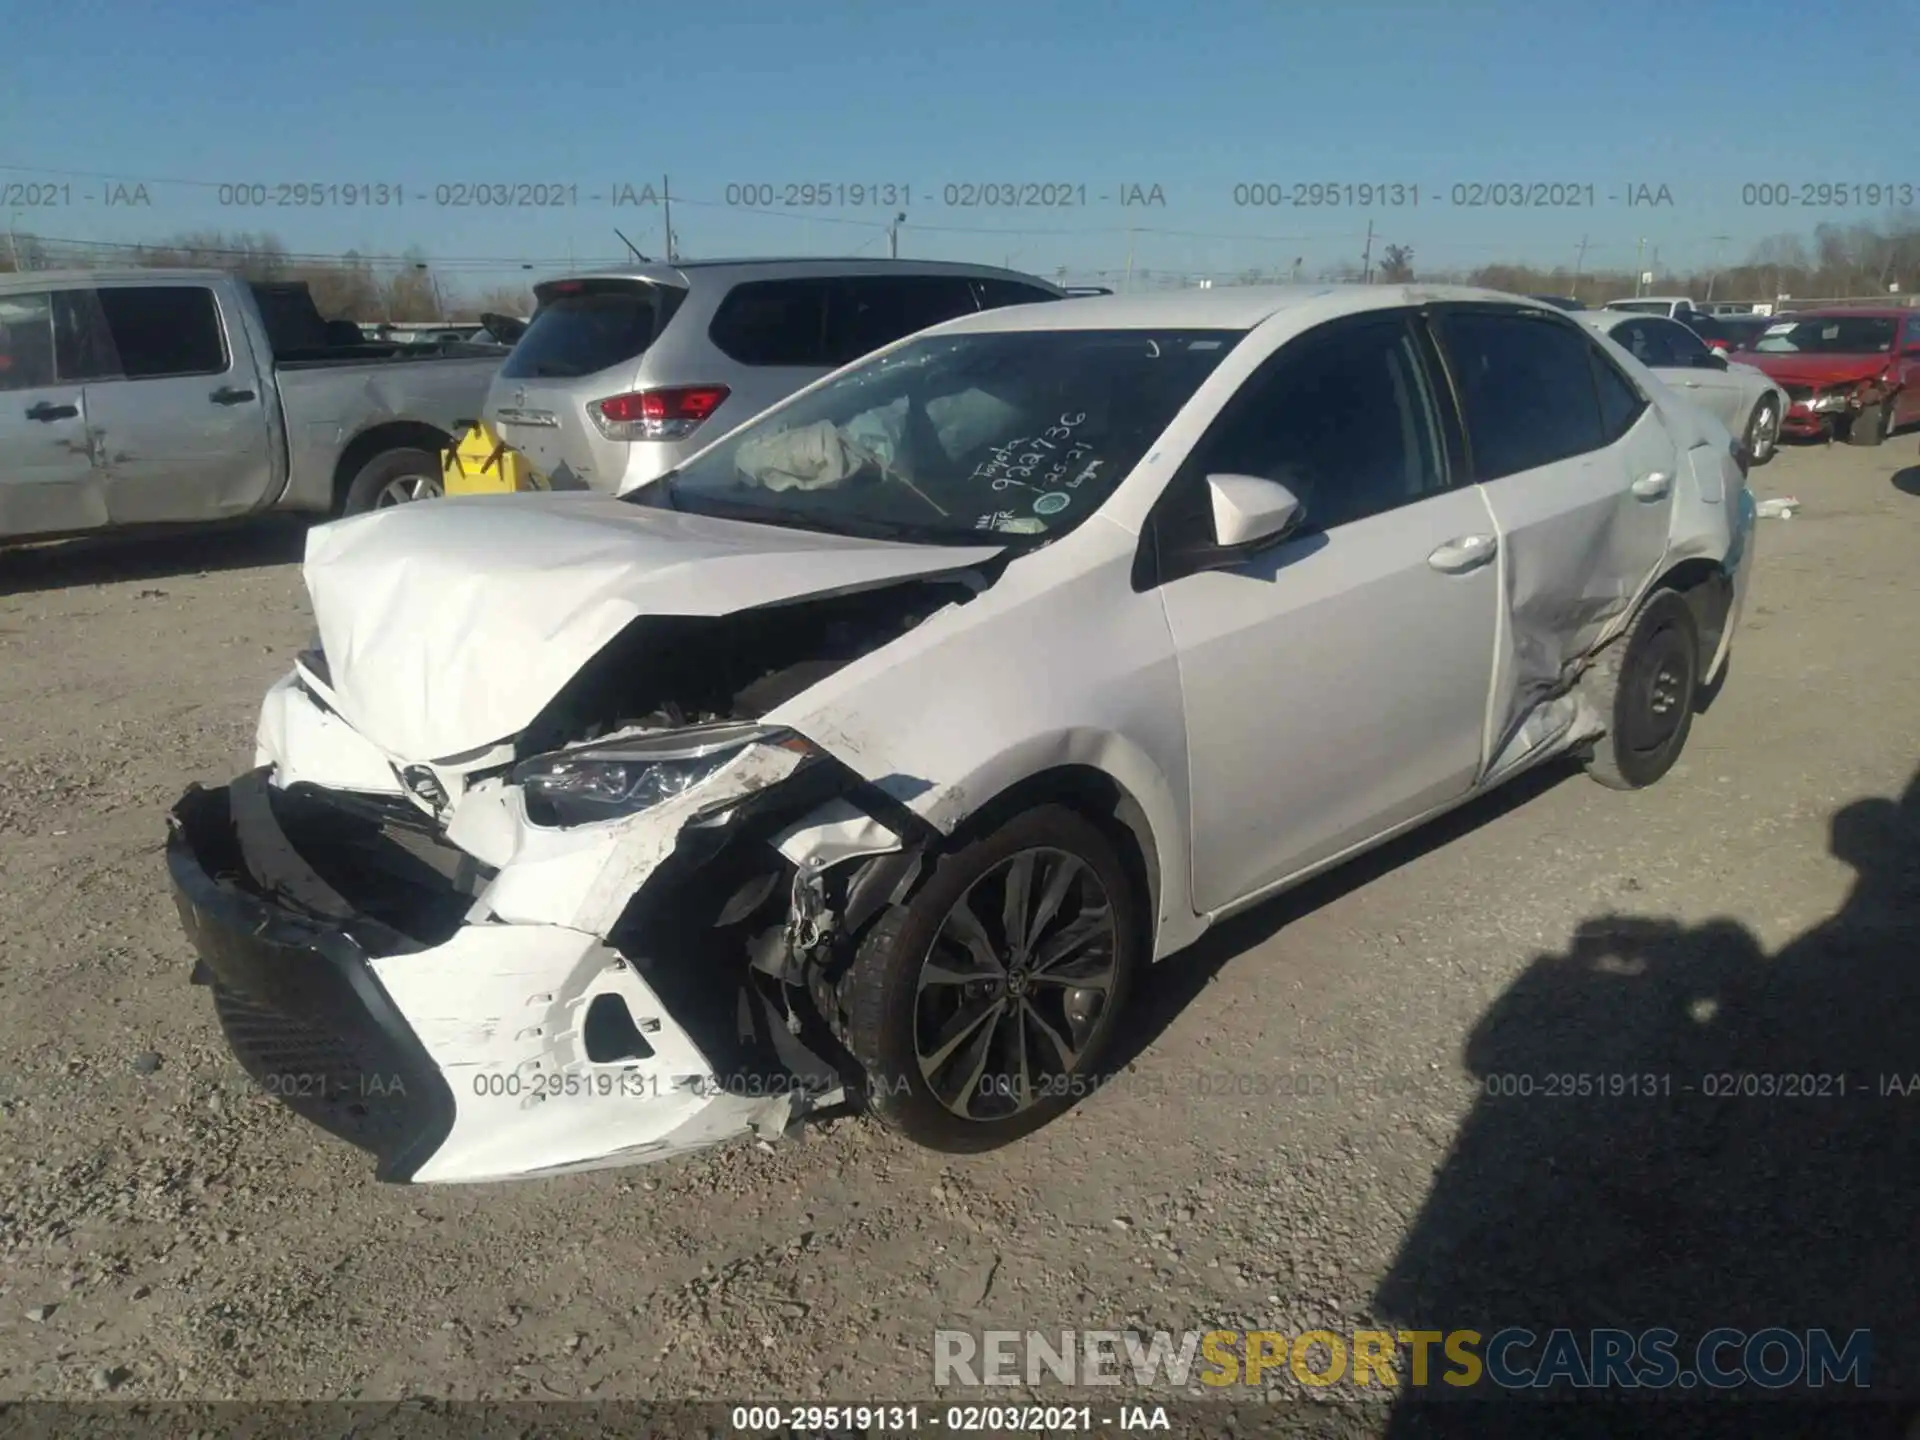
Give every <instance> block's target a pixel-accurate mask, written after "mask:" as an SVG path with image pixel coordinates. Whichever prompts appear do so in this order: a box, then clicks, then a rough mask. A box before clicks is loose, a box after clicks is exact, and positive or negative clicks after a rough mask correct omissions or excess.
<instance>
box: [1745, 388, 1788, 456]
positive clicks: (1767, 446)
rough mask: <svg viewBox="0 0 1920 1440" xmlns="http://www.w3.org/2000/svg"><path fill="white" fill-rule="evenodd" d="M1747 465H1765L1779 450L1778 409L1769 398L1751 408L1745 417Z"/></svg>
mask: <svg viewBox="0 0 1920 1440" xmlns="http://www.w3.org/2000/svg"><path fill="white" fill-rule="evenodd" d="M1745 443H1746V447H1747V463H1748V464H1749V465H1754V466H1759V465H1764V464H1766V463H1767V462H1768V461H1769V460H1771V459H1773V457H1774V456H1775V455H1776V454H1778V453H1779V450H1780V407H1779V405H1777V404H1776V403H1775V402H1774V401H1773V399H1772V398H1771V397H1769V398H1767V399H1765V400H1762V401H1761V402H1760V403H1759V404H1758V405H1756V406H1754V407H1753V414H1752V415H1750V416H1748V417H1747V438H1746V442H1745Z"/></svg>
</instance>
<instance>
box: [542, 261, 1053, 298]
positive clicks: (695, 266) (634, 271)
mask: <svg viewBox="0 0 1920 1440" xmlns="http://www.w3.org/2000/svg"><path fill="white" fill-rule="evenodd" d="M896 274H897V275H972V276H978V277H980V278H983V279H1004V280H1012V281H1016V282H1018V283H1019V284H1022V285H1038V286H1040V287H1041V288H1042V289H1045V290H1050V291H1053V292H1055V293H1059V291H1060V287H1059V286H1057V285H1055V284H1054V283H1053V282H1052V281H1049V280H1042V279H1041V278H1040V277H1039V276H1037V275H1028V274H1025V273H1024V272H1022V271H1019V270H1008V269H1006V268H1004V267H1003V266H999V265H975V264H971V263H969V262H967V261H963V260H895V259H880V258H874V257H867V258H861V257H859V256H852V255H847V256H820V255H808V256H778V255H776V256H768V257H759V258H742V259H729V260H676V261H673V262H672V263H671V264H669V263H667V262H666V261H650V262H647V263H645V264H635V265H626V266H617V267H611V268H608V269H604V270H582V271H578V272H575V273H572V274H567V275H554V276H551V277H549V278H548V279H545V280H542V281H540V282H539V283H538V285H537V286H536V287H535V288H536V289H546V288H548V287H550V286H553V285H559V284H564V283H565V282H567V281H569V280H644V281H649V282H651V283H653V284H655V285H678V286H683V287H684V286H688V285H690V284H691V283H692V282H693V281H694V279H695V278H696V277H700V276H707V275H715V276H718V275H725V276H726V278H728V279H729V280H734V281H739V280H781V279H811V278H817V277H825V276H834V275H896Z"/></svg>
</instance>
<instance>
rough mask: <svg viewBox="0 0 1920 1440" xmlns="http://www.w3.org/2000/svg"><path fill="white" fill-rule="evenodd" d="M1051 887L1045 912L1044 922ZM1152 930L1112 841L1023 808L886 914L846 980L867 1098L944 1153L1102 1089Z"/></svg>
mask: <svg viewBox="0 0 1920 1440" xmlns="http://www.w3.org/2000/svg"><path fill="white" fill-rule="evenodd" d="M1023 864H1024V865H1025V866H1026V867H1027V868H1026V870H1025V872H1024V875H1025V878H1024V880H1022V881H1020V882H1019V883H1018V884H1017V886H1016V885H1013V884H1010V883H1009V881H1010V877H1012V876H1013V875H1015V874H1016V873H1017V871H1018V867H1020V866H1021V865H1023ZM1056 884H1057V891H1058V894H1059V896H1060V897H1061V898H1060V899H1059V902H1058V904H1057V905H1055V906H1054V907H1053V909H1052V911H1051V915H1050V918H1048V919H1039V920H1036V919H1034V917H1036V916H1039V915H1040V914H1041V912H1042V910H1043V909H1044V902H1045V900H1047V899H1048V898H1049V897H1051V896H1052V895H1054V894H1055V889H1053V888H1050V887H1053V886H1055V885H1056ZM1010 889H1017V892H1018V894H1019V895H1021V896H1022V897H1023V900H1022V902H1020V903H1018V906H1017V908H1018V910H1019V911H1020V912H1021V913H1023V914H1024V915H1025V916H1026V917H1027V921H1026V927H1027V929H1028V934H1027V939H1026V941H1025V943H1024V944H1010V943H1009V942H1008V930H1009V927H1008V926H1007V925H1006V924H1005V923H1004V922H1003V916H1004V915H1005V914H1006V913H1007V910H1008V909H1009V908H1010V907H1009V904H1008V901H1007V896H1008V893H1009V890H1010ZM963 902H964V903H963ZM974 922H978V923H977V924H976V923H974ZM1145 932H1146V925H1145V917H1144V916H1143V915H1142V913H1141V910H1140V898H1139V895H1138V893H1137V892H1136V889H1135V887H1134V884H1133V881H1132V877H1131V876H1130V875H1129V873H1128V870H1127V867H1126V865H1125V863H1124V862H1123V861H1122V859H1121V857H1120V854H1119V852H1118V850H1117V849H1116V848H1115V847H1114V844H1113V842H1112V841H1111V840H1109V839H1108V838H1107V836H1106V835H1105V834H1104V833H1103V832H1102V831H1101V830H1100V829H1099V827H1098V826H1096V825H1094V824H1093V823H1092V822H1091V821H1089V820H1087V819H1086V818H1085V817H1084V816H1082V815H1080V814H1079V813H1078V812H1076V811H1073V810H1070V809H1068V808H1066V807H1065V806H1061V805H1042V806H1039V807H1037V808H1035V809H1032V810H1028V811H1026V812H1025V813H1023V814H1020V815H1016V816H1015V817H1014V818H1013V819H1011V820H1009V821H1008V822H1007V823H1006V824H1004V825H1002V826H1001V827H1000V828H999V829H997V830H995V831H993V832H991V833H990V834H987V835H984V836H982V837H980V838H979V839H976V840H973V841H971V842H969V843H967V844H964V845H962V846H960V847H959V848H958V849H956V850H954V851H952V852H950V853H949V854H947V855H945V856H943V857H942V858H941V860H940V861H939V863H938V865H937V866H936V867H935V869H934V871H933V874H932V876H931V877H930V878H929V879H928V880H927V882H926V884H925V885H923V886H922V887H921V888H920V890H919V892H918V893H917V894H915V895H914V896H913V898H912V899H910V900H908V901H907V902H906V903H905V904H904V905H902V906H899V907H896V908H894V909H892V910H890V911H887V912H886V913H885V914H883V915H882V916H881V918H880V920H879V921H878V922H877V923H876V924H875V925H874V927H873V929H872V930H871V931H870V932H869V933H868V935H867V936H866V938H865V939H864V940H863V941H862V943H861V946H860V950H859V954H858V955H857V957H856V958H855V960H854V963H853V965H852V967H851V968H850V969H849V970H848V972H847V974H846V976H845V978H844V979H843V980H842V982H841V988H840V1005H841V1009H842V1013H843V1014H844V1015H845V1017H846V1032H845V1039H846V1044H847V1048H848V1050H849V1051H850V1052H851V1053H852V1055H853V1057H854V1059H855V1060H857V1061H858V1062H859V1064H860V1066H861V1068H862V1069H863V1070H864V1071H865V1072H866V1078H867V1103H868V1106H869V1108H870V1109H871V1110H872V1111H873V1113H874V1115H875V1116H876V1117H877V1118H878V1119H879V1120H880V1121H881V1122H882V1123H883V1124H885V1125H887V1126H888V1127H889V1128H890V1129H893V1130H897V1131H899V1132H900V1133H901V1134H902V1135H905V1136H906V1137H907V1138H908V1139H909V1140H912V1141H914V1142H915V1143H917V1144H920V1145H924V1146H926V1147H927V1148H929V1149H932V1150H938V1151H942V1152H945V1153H948V1154H971V1153H975V1152H978V1151H982V1150H992V1149H997V1148H998V1147H999V1146H1002V1145H1006V1144H1009V1143H1011V1142H1012V1141H1015V1140H1018V1139H1020V1138H1021V1137H1022V1136H1025V1135H1028V1134H1031V1133H1032V1132H1033V1131H1035V1130H1038V1129H1039V1128H1040V1127H1041V1126H1043V1125H1045V1124H1046V1123H1047V1122H1048V1121H1050V1120H1052V1119H1054V1118H1055V1117H1057V1116H1058V1115H1060V1114H1061V1113H1062V1112H1064V1111H1065V1110H1067V1109H1068V1108H1070V1107H1071V1106H1072V1105H1073V1103H1074V1102H1075V1101H1076V1100H1077V1099H1079V1098H1081V1097H1082V1096H1084V1095H1086V1094H1089V1093H1091V1092H1092V1090H1093V1089H1094V1088H1096V1087H1097V1085H1098V1083H1099V1070H1098V1066H1099V1065H1100V1062H1101V1058H1102V1056H1103V1055H1104V1054H1105V1053H1106V1051H1107V1049H1108V1048H1109V1046H1110V1045H1111V1043H1112V1040H1113V1035H1114V1032H1115V1030H1116V1028H1117V1026H1118V1023H1119V1020H1120V1017H1121V1015H1122V1014H1123V1013H1124V1011H1125V1008H1126V1002H1127V998H1128V996H1129V994H1130V993H1131V990H1132V987H1133V977H1134V975H1135V973H1136V972H1137V971H1138V969H1139V966H1140V965H1141V963H1142V957H1143V954H1144V952H1145V949H1146V943H1145V942H1146V933H1145ZM1076 936H1077V937H1080V938H1079V939H1078V941H1077V942H1075V941H1073V937H1076ZM962 937H970V938H971V940H972V941H973V943H968V941H967V939H966V938H962ZM1050 956H1051V957H1052V958H1049V957H1050ZM975 1017H979V1018H977V1019H976V1018H975ZM1069 1055H1070V1056H1071V1058H1070V1059H1068V1058H1067V1057H1068V1056H1069ZM1023 1080H1024V1082H1025V1083H1024V1084H1022V1081H1023Z"/></svg>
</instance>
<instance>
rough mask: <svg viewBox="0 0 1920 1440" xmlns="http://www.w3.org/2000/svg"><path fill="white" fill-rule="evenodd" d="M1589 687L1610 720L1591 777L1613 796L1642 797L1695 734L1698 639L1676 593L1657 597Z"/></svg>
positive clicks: (1604, 659)
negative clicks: (1625, 792) (1629, 792)
mask: <svg viewBox="0 0 1920 1440" xmlns="http://www.w3.org/2000/svg"><path fill="white" fill-rule="evenodd" d="M1584 684H1585V685H1586V688H1587V693H1588V695H1589V696H1590V697H1591V698H1592V700H1593V703H1594V706H1595V708H1597V709H1598V710H1599V711H1600V714H1601V715H1602V716H1603V717H1605V719H1606V722H1607V733H1606V734H1605V735H1603V736H1602V737H1601V738H1600V739H1599V740H1597V741H1595V742H1594V746H1593V753H1592V755H1591V756H1589V757H1588V760H1587V773H1588V774H1589V775H1591V776H1592V777H1593V778H1594V779H1595V780H1597V781H1599V782H1600V783H1601V784H1602V785H1605V786H1606V787H1607V788H1608V789H1610V790H1642V789H1645V788H1646V787H1647V786H1649V785H1651V784H1653V783H1654V782H1655V781H1656V780H1658V779H1660V777H1661V776H1663V775H1665V774H1666V773H1667V771H1669V770H1671V769H1672V768H1673V765H1674V762H1675V761H1676V760H1678V759H1679V758H1680V751H1681V749H1682V748H1683V747H1684V746H1685V745H1686V743H1687V732H1688V731H1689V730H1691V729H1692V728H1693V712H1694V706H1695V702H1696V700H1697V699H1698V697H1699V690H1700V632H1699V629H1698V627H1697V626H1695V624H1694V621H1693V608H1692V607H1691V606H1690V605H1688V604H1687V601H1686V597H1684V596H1683V595H1681V594H1680V592H1679V591H1677V590H1656V591H1654V592H1653V594H1652V595H1650V596H1648V597H1647V602H1646V604H1644V605H1642V606H1641V607H1640V613H1639V614H1637V615H1635V616H1634V617H1633V623H1632V624H1631V625H1630V626H1628V627H1627V633H1626V634H1624V635H1622V636H1621V637H1620V638H1619V639H1617V640H1615V641H1614V642H1613V643H1612V644H1611V645H1609V646H1608V647H1607V648H1606V649H1605V650H1603V651H1602V652H1601V653H1600V657H1599V658H1598V659H1597V660H1595V661H1594V663H1593V668H1592V669H1590V670H1588V671H1587V674H1586V677H1585V680H1584Z"/></svg>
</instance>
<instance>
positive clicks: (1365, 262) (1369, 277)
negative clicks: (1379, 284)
mask: <svg viewBox="0 0 1920 1440" xmlns="http://www.w3.org/2000/svg"><path fill="white" fill-rule="evenodd" d="M1360 278H1361V280H1362V281H1364V282H1365V283H1366V284H1369V285H1371V284H1372V283H1373V221H1371V220H1369V221H1367V248H1366V250H1365V251H1364V252H1363V253H1362V254H1361V256H1360Z"/></svg>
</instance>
